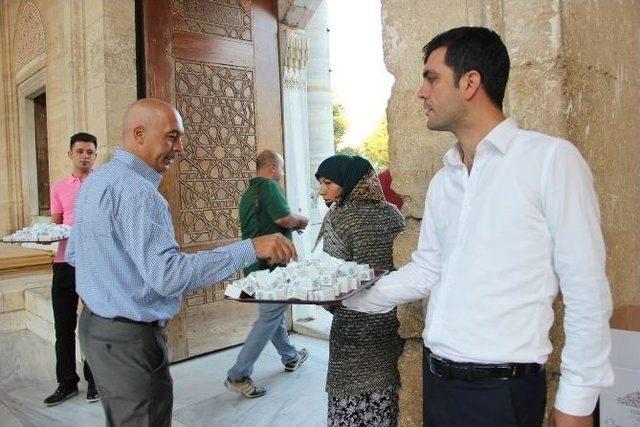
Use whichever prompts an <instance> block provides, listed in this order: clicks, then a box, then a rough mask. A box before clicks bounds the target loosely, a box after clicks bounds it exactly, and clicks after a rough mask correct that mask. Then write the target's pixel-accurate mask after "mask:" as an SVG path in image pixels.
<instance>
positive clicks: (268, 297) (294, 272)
mask: <svg viewBox="0 0 640 427" xmlns="http://www.w3.org/2000/svg"><path fill="white" fill-rule="evenodd" d="M387 273H388V271H387V270H380V269H372V268H370V267H369V266H368V265H366V264H356V263H355V262H347V261H342V260H339V259H336V258H333V257H330V256H329V255H326V254H324V256H320V257H317V258H315V259H311V260H307V261H304V262H301V263H296V262H293V263H291V264H289V265H288V266H286V267H276V268H275V269H274V270H273V271H271V272H270V271H269V270H260V271H254V272H252V273H250V274H249V275H248V276H247V277H246V278H243V279H240V280H237V281H235V282H233V283H231V284H229V285H227V288H226V289H225V299H227V300H232V301H239V302H246V303H278V304H282V303H286V304H316V305H322V304H330V303H335V302H338V301H342V300H344V299H347V298H349V297H351V296H353V295H354V294H356V293H358V292H360V291H362V290H363V289H367V288H369V287H371V286H373V285H374V284H375V283H376V282H377V281H378V280H379V279H380V278H381V277H382V276H384V275H385V274H387Z"/></svg>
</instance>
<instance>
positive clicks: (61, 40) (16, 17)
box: [0, 0, 136, 234]
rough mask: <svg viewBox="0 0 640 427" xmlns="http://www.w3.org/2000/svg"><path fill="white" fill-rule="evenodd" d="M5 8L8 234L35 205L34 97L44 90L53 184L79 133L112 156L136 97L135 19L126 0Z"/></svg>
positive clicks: (3, 211) (1, 139) (2, 134)
mask: <svg viewBox="0 0 640 427" xmlns="http://www.w3.org/2000/svg"><path fill="white" fill-rule="evenodd" d="M0 6H1V14H2V15H1V19H2V21H1V27H2V31H1V33H0V45H1V46H2V50H1V55H0V59H1V62H2V65H1V69H2V71H3V73H2V89H1V90H2V93H3V97H2V99H3V105H2V108H0V153H1V154H4V155H3V156H2V161H3V162H6V163H5V164H4V165H3V167H2V168H0V169H2V170H3V172H2V173H1V174H0V194H1V195H2V196H3V197H2V198H1V200H0V218H2V220H0V234H6V233H8V232H11V231H14V230H15V229H16V228H20V227H22V226H24V225H28V224H29V223H30V222H31V220H32V218H31V217H32V214H33V211H34V207H33V206H32V205H33V198H32V197H31V198H30V196H29V191H31V192H33V191H32V190H29V188H31V189H32V188H33V185H34V183H33V180H34V176H35V175H33V173H32V172H30V171H31V170H32V169H34V168H35V164H34V163H33V159H32V158H29V156H28V155H27V154H28V151H29V147H28V146H29V145H32V144H33V140H32V135H30V133H29V123H28V121H29V117H28V116H29V98H30V97H32V96H33V95H34V94H36V95H37V94H38V93H37V92H41V91H42V90H46V93H47V133H48V149H49V173H50V181H51V182H52V183H53V182H55V181H56V180H58V179H60V178H62V177H64V176H65V175H67V174H68V173H69V172H70V163H69V159H68V158H67V155H66V153H67V150H68V143H69V137H70V136H71V135H72V134H74V133H76V132H80V131H86V132H89V133H92V134H94V135H96V136H97V137H98V164H101V163H103V162H105V161H106V160H108V159H109V158H110V157H111V154H112V153H113V149H114V147H115V146H117V145H118V143H119V141H120V133H121V130H120V129H121V118H122V115H123V113H124V110H125V109H126V107H127V105H128V104H129V103H131V102H132V101H134V100H135V98H136V68H135V67H136V64H135V23H134V3H133V2H131V1H128V0H94V1H91V2H78V1H72V0H56V1H50V0H33V1H24V0H23V1H18V0H5V1H1V2H0ZM25 29H26V30H25ZM26 33H28V34H26ZM25 34H26V35H25ZM25 87H26V88H28V89H24V88H25ZM5 195H6V197H5Z"/></svg>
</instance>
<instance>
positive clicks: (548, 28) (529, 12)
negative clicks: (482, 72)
mask: <svg viewBox="0 0 640 427" xmlns="http://www.w3.org/2000/svg"><path fill="white" fill-rule="evenodd" d="M503 13H504V16H503V22H504V42H505V44H506V46H507V49H508V50H509V56H510V59H511V64H512V66H525V65H528V64H532V63H533V64H540V63H552V62H555V59H556V57H557V56H558V54H559V53H560V47H561V42H562V38H561V36H562V34H561V25H560V24H561V21H560V6H559V2H558V1H549V0H534V1H526V2H524V1H520V0H505V1H504V2H503Z"/></svg>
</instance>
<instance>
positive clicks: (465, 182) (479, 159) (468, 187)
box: [430, 141, 489, 337]
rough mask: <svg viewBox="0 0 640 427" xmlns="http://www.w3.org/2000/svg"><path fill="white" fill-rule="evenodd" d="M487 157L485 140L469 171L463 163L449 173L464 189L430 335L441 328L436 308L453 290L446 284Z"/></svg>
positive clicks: (464, 238)
mask: <svg viewBox="0 0 640 427" xmlns="http://www.w3.org/2000/svg"><path fill="white" fill-rule="evenodd" d="M488 157H489V153H488V149H487V146H486V144H485V142H484V141H482V142H481V143H480V144H478V148H477V151H476V157H475V159H474V163H473V166H472V167H471V172H470V173H467V168H466V166H464V164H460V165H457V166H454V168H455V169H453V170H451V173H452V174H453V175H454V176H455V178H456V180H457V181H458V182H459V183H460V185H461V186H462V188H463V189H464V190H463V191H464V193H463V196H462V203H461V205H460V215H459V218H458V225H457V230H456V235H455V239H456V242H455V244H454V246H453V250H452V252H451V255H450V256H449V259H448V261H447V262H446V265H444V266H443V270H442V284H441V286H442V289H441V290H440V295H439V298H438V301H437V304H436V306H435V307H434V316H433V324H432V331H435V332H436V334H433V333H432V334H431V336H432V337H435V335H437V332H438V331H441V330H442V328H441V327H440V323H441V322H442V319H443V318H444V317H445V316H440V315H439V314H438V309H439V307H440V306H442V307H446V306H447V301H448V299H449V296H450V294H451V293H452V292H454V289H452V288H451V286H447V284H448V281H449V279H450V278H451V276H452V275H455V274H456V271H455V269H456V268H457V267H458V266H459V265H460V262H459V258H460V256H461V252H462V248H464V245H465V242H466V241H467V238H468V235H469V230H468V227H467V223H468V219H469V214H470V211H471V207H472V204H473V202H474V199H475V198H476V194H477V191H478V181H479V179H480V178H479V177H480V174H481V172H482V170H483V168H484V166H485V164H486V163H487V160H488ZM452 270H453V271H452ZM434 302H435V301H431V302H430V303H431V304H433V303H434Z"/></svg>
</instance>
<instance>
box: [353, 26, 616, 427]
mask: <svg viewBox="0 0 640 427" xmlns="http://www.w3.org/2000/svg"><path fill="white" fill-rule="evenodd" d="M423 52H424V70H423V77H424V80H423V83H422V86H421V87H420V88H419V90H418V97H419V98H420V99H421V100H422V101H423V104H424V110H425V115H426V116H427V126H428V127H429V129H432V130H438V131H449V132H452V133H453V134H454V135H455V136H456V137H457V139H458V142H457V143H456V144H455V146H454V147H452V148H451V149H450V150H449V151H448V152H447V153H446V155H445V156H444V167H443V168H442V169H441V170H440V171H438V173H436V175H435V176H434V177H433V179H432V180H431V183H430V185H429V189H428V191H427V197H426V203H425V212H424V216H423V219H422V225H421V230H420V238H419V242H418V247H417V249H416V251H415V252H414V253H413V255H412V260H411V262H409V263H408V264H407V265H405V266H404V267H402V268H401V269H399V270H398V271H396V272H393V273H391V274H389V275H388V276H386V277H385V278H383V279H382V280H380V281H379V282H378V283H377V284H376V285H375V286H374V287H372V288H371V289H369V290H368V291H366V292H364V293H362V294H359V295H356V296H355V297H353V298H351V299H349V300H347V301H345V303H344V305H345V306H347V307H349V308H351V309H354V310H359V311H366V312H370V313H376V312H384V311H388V310H390V309H391V308H392V307H394V306H396V305H398V304H403V303H407V302H410V301H414V300H419V299H422V298H425V297H427V296H429V297H430V299H429V304H428V309H427V313H426V321H425V324H426V326H425V330H424V332H423V338H424V343H425V356H424V363H423V375H424V396H423V411H424V422H425V425H428V426H429V427H438V426H442V427H456V426H460V427H468V426H474V427H479V426H507V425H508V426H523V427H524V426H527V427H528V426H540V425H541V424H542V422H543V417H544V409H545V403H546V381H545V372H544V367H543V364H544V363H545V362H546V360H547V357H548V356H549V354H550V353H551V351H552V345H551V342H550V341H549V337H548V335H549V329H550V327H551V325H552V324H553V317H554V316H553V314H554V313H553V309H552V303H553V300H554V298H555V297H556V295H557V293H558V291H559V290H561V291H562V295H563V299H564V304H565V319H564V331H565V335H566V339H565V346H564V349H563V352H562V364H561V378H560V384H559V389H558V393H557V396H556V400H555V403H554V409H553V411H552V413H551V417H550V420H549V425H550V426H555V427H565V426H566V427H569V426H580V427H582V426H592V425H593V419H592V417H591V413H592V411H593V409H594V407H595V405H596V401H597V399H598V395H599V392H600V388H601V387H604V386H608V385H610V384H611V383H612V381H613V374H612V370H611V367H610V364H609V352H610V334H609V326H608V319H609V316H610V313H611V295H610V292H609V285H608V282H607V278H606V276H605V267H604V262H605V249H604V242H603V239H602V232H601V229H600V213H599V208H598V202H597V198H596V195H595V192H594V188H593V182H592V176H591V173H590V171H589V168H588V166H587V164H586V163H585V161H584V159H583V158H582V156H581V155H580V153H579V152H578V150H577V149H576V148H575V147H574V146H573V145H571V144H570V143H569V142H567V141H565V140H562V139H560V138H555V137H551V136H548V135H545V134H541V133H538V132H532V131H527V130H522V129H519V128H518V126H517V124H516V123H515V121H513V120H512V119H505V116H504V115H503V112H502V99H503V97H504V91H505V87H506V83H507V80H508V76H509V66H510V64H509V56H508V53H507V50H506V48H505V46H504V44H503V43H502V40H501V39H500V37H499V36H498V35H497V34H496V33H495V32H493V31H490V30H488V29H486V28H478V27H463V28H455V29H452V30H449V31H447V32H445V33H442V34H440V35H438V36H436V37H435V38H434V39H433V40H431V41H430V42H429V43H428V44H427V45H426V46H425V47H424V49H423Z"/></svg>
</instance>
